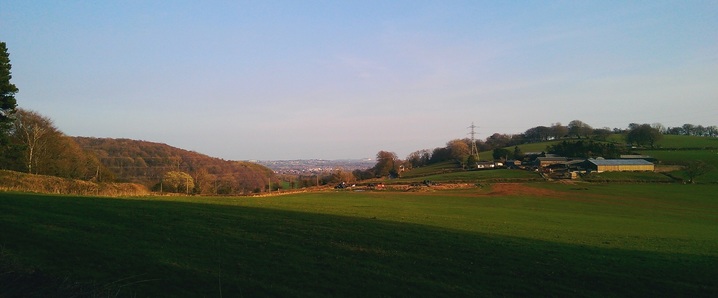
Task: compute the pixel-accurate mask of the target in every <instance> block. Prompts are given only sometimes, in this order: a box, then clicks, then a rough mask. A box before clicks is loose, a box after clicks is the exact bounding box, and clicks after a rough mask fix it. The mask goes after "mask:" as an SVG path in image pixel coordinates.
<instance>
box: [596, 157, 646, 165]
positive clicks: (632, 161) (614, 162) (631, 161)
mask: <svg viewBox="0 0 718 298" xmlns="http://www.w3.org/2000/svg"><path fill="white" fill-rule="evenodd" d="M588 161H589V162H590V163H592V164H595V165H597V166H628V165H631V166H635V165H652V164H653V163H652V162H650V161H646V160H644V159H589V160H588Z"/></svg>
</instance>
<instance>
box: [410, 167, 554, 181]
mask: <svg viewBox="0 0 718 298" xmlns="http://www.w3.org/2000/svg"><path fill="white" fill-rule="evenodd" d="M407 180H409V181H423V180H430V181H434V182H487V181H494V182H497V181H514V182H521V181H541V180H543V178H541V176H540V175H539V174H538V173H536V172H531V171H526V170H507V169H493V170H475V171H461V172H452V173H445V174H436V175H428V176H421V177H419V178H414V179H402V181H407Z"/></svg>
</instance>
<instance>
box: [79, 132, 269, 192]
mask: <svg viewBox="0 0 718 298" xmlns="http://www.w3.org/2000/svg"><path fill="white" fill-rule="evenodd" d="M73 139H74V140H75V142H77V143H78V144H79V145H80V147H82V148H83V149H84V150H86V151H87V152H90V153H92V154H94V155H95V156H96V157H97V159H98V160H99V161H100V162H101V163H102V164H103V165H104V166H105V167H107V168H108V169H109V170H110V171H111V172H112V175H114V179H115V180H116V181H120V182H133V183H139V184H143V185H145V186H147V187H149V188H156V187H157V185H158V184H159V183H160V182H161V181H162V178H163V176H164V175H165V173H167V172H170V171H180V172H185V173H188V174H190V175H191V176H192V178H193V179H194V184H195V189H194V192H195V193H200V194H241V193H248V192H260V191H264V190H265V188H266V186H267V185H268V183H269V179H271V180H272V181H273V182H275V181H276V178H275V177H274V173H273V172H272V171H271V170H270V169H268V168H267V167H264V166H261V165H258V164H255V163H250V162H243V161H228V160H223V159H219V158H214V157H210V156H207V155H204V154H200V153H197V152H193V151H187V150H183V149H179V148H175V147H172V146H169V145H167V144H161V143H153V142H147V141H138V140H129V139H112V138H88V137H74V138H73Z"/></svg>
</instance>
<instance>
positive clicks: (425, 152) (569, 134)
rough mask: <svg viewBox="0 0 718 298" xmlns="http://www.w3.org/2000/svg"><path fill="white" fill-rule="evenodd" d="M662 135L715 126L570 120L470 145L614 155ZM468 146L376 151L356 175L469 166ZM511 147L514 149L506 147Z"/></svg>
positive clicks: (497, 151) (509, 155) (703, 132)
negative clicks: (542, 146)
mask: <svg viewBox="0 0 718 298" xmlns="http://www.w3.org/2000/svg"><path fill="white" fill-rule="evenodd" d="M614 134H619V135H622V136H623V140H624V141H625V144H626V146H621V145H616V144H613V143H609V142H607V141H608V137H609V136H611V135H614ZM665 134H679V135H692V136H704V137H718V128H716V126H706V127H704V126H701V125H693V124H684V125H683V126H681V127H665V126H663V125H661V124H660V123H654V124H647V123H643V124H639V123H630V124H629V125H628V127H627V128H609V127H603V128H593V127H592V126H591V125H589V124H587V123H585V122H583V121H581V120H573V121H571V122H569V123H568V125H562V124H561V123H559V122H557V123H552V124H551V125H549V126H536V127H532V128H529V129H527V130H526V131H524V132H523V133H519V134H501V133H494V134H492V135H490V136H489V137H487V138H486V139H484V140H475V141H474V145H475V146H476V147H477V148H478V150H479V151H480V152H486V151H492V158H493V159H494V160H508V159H522V158H523V157H524V156H525V152H522V151H521V150H520V148H519V147H518V145H522V144H529V143H538V142H545V141H552V140H561V142H560V143H557V144H554V145H551V146H548V147H547V148H546V152H550V153H555V154H560V155H562V156H575V157H598V156H602V157H606V158H618V157H619V156H620V154H625V153H628V152H629V150H628V148H629V147H631V146H636V147H644V146H647V147H651V148H653V147H655V146H656V144H657V142H658V141H660V140H661V139H662V137H663V135H665ZM471 146H472V141H471V140H470V139H468V138H464V139H454V140H451V141H449V142H447V143H446V146H443V147H436V148H434V149H422V150H418V151H414V152H412V153H410V154H409V155H407V156H406V158H405V159H404V160H400V159H399V158H397V156H396V154H394V153H393V152H388V151H380V152H379V153H377V157H376V161H377V163H376V165H375V167H374V168H371V169H368V170H365V171H362V172H361V173H357V174H356V175H357V177H384V176H389V177H391V176H396V175H398V172H399V171H400V169H410V168H416V167H422V166H427V165H431V164H436V163H439V162H446V161H455V162H457V163H459V164H461V165H473V164H475V163H476V161H477V157H475V156H473V155H471V154H470V149H469V148H471ZM511 147H514V148H513V149H507V148H511Z"/></svg>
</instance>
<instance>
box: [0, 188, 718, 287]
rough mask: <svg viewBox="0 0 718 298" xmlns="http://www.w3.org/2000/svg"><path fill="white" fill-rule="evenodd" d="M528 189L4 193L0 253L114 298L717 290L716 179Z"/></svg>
mask: <svg viewBox="0 0 718 298" xmlns="http://www.w3.org/2000/svg"><path fill="white" fill-rule="evenodd" d="M525 188H526V189H528V190H530V191H527V192H518V193H515V194H511V193H507V194H497V193H495V192H497V191H498V189H497V188H493V189H492V188H484V189H471V190H454V191H442V192H433V193H397V192H324V193H308V194H297V195H284V196H277V197H267V198H218V197H212V198H205V197H159V198H149V199H148V198H142V199H138V198H134V199H129V198H114V199H113V198H93V197H74V196H51V195H38V194H20V193H0V231H3V233H2V234H1V236H0V247H2V248H3V250H2V251H3V254H0V257H2V258H3V259H0V261H3V262H4V263H7V260H13V263H17V264H21V266H22V268H25V269H26V270H24V271H23V270H19V271H18V270H15V272H20V271H23V272H32V271H33V270H35V271H36V272H40V273H41V274H42V275H43V276H51V277H53V278H55V279H57V280H71V281H79V282H83V283H91V284H96V285H100V286H102V285H108V284H110V285H111V284H118V285H121V286H115V288H116V289H117V290H118V291H119V295H118V296H141V297H147V296H151V297H178V296H192V297H196V296H209V297H212V296H215V297H218V296H220V291H221V293H222V294H223V296H227V297H258V296H259V297H262V296H273V297H276V296H293V297H328V296H332V297H337V296H362V297H366V296H395V297H404V296H419V297H436V296H461V297H476V296H528V295H531V296H534V295H542V296H543V295H546V296H586V297H589V296H616V295H618V296H715V294H717V293H718V282H716V280H715V278H714V277H715V276H716V274H718V234H716V233H715V231H716V230H717V229H718V212H717V211H718V201H717V200H715V199H714V194H715V191H716V190H718V188H717V187H716V186H714V185H676V184H670V185H594V184H586V185H583V184H578V185H573V184H548V183H535V184H530V185H529V186H527V187H525ZM617 194H618V195H617ZM17 275H18V274H14V275H13V274H10V275H8V274H7V273H6V271H2V272H0V293H4V294H3V295H2V296H7V297H14V296H18V297H23V296H28V295H27V294H28V293H32V292H27V291H29V290H27V289H28V287H25V288H23V285H24V284H23V283H16V282H15V283H13V282H8V280H12V278H15V277H17ZM20 275H22V274H20ZM21 277H22V276H21ZM15 280H17V279H15ZM21 280H22V279H21ZM118 281H119V282H118ZM47 284H48V285H49V287H52V286H53V284H56V283H47ZM25 286H27V285H25ZM33 286H37V285H33ZM100 288H102V287H100ZM50 290H52V289H50ZM42 296H44V295H42ZM63 296H68V295H63Z"/></svg>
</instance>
